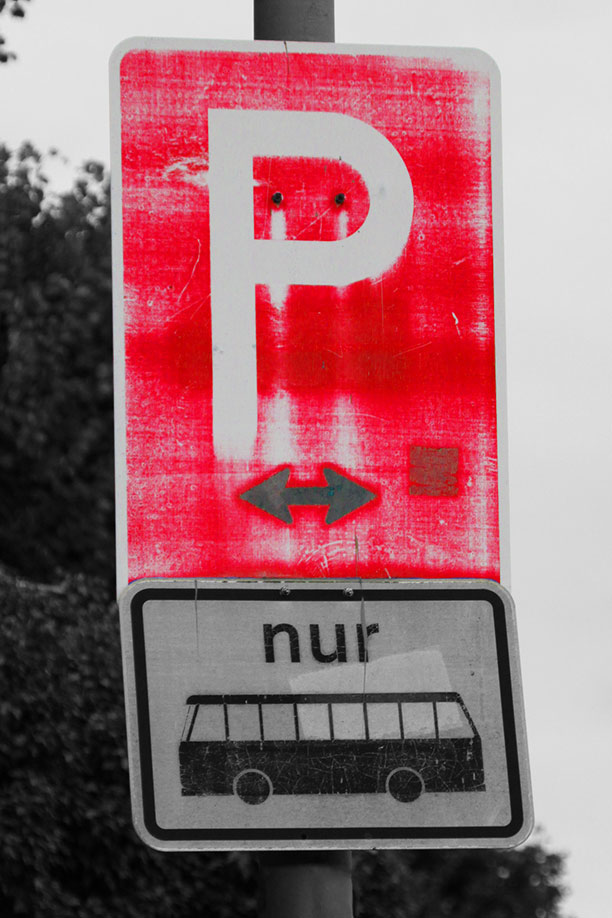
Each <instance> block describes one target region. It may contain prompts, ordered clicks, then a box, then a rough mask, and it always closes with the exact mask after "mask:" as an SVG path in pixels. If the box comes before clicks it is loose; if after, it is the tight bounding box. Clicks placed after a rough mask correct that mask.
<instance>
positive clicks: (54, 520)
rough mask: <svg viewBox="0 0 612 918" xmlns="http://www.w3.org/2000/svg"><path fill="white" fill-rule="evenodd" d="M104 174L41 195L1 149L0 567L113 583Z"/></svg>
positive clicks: (38, 172) (95, 170) (31, 158)
mask: <svg viewBox="0 0 612 918" xmlns="http://www.w3.org/2000/svg"><path fill="white" fill-rule="evenodd" d="M111 335H112V327H111V254H110V203H109V185H108V177H107V176H106V175H105V173H104V170H103V168H102V167H101V166H100V165H98V164H96V163H88V164H86V165H85V166H84V168H83V170H82V171H81V173H80V174H79V176H78V177H77V180H76V182H75V184H74V187H73V188H72V190H71V191H70V192H69V193H67V194H64V195H62V196H60V197H57V196H53V195H51V194H49V192H48V190H47V182H46V179H45V176H44V171H43V163H42V159H41V157H40V155H39V154H38V153H37V152H36V151H35V150H33V149H32V147H31V146H29V145H24V146H23V147H22V148H21V149H20V150H19V151H18V152H17V153H16V154H15V155H14V156H12V155H11V154H10V153H9V151H8V150H7V149H5V148H2V147H0V403H1V404H2V406H3V407H2V412H1V414H0V560H1V561H4V562H5V563H7V564H9V565H10V566H11V567H13V568H15V569H16V570H17V571H20V572H23V573H24V574H26V573H27V574H30V573H33V575H34V577H35V578H36V579H49V578H52V577H53V573H54V570H55V568H57V567H62V568H65V569H68V570H73V571H82V572H91V573H97V572H100V573H102V574H104V575H106V576H108V577H109V578H112V576H113V563H114V543H113V512H114V510H113V460H112V456H113V415H112V354H111V348H112V344H111V341H112V338H111Z"/></svg>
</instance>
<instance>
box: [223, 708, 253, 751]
mask: <svg viewBox="0 0 612 918" xmlns="http://www.w3.org/2000/svg"><path fill="white" fill-rule="evenodd" d="M227 720H228V724H229V738H230V740H231V741H232V742H233V743H236V742H240V741H241V740H242V741H243V742H244V741H249V740H261V727H260V725H259V705H258V704H228V706H227Z"/></svg>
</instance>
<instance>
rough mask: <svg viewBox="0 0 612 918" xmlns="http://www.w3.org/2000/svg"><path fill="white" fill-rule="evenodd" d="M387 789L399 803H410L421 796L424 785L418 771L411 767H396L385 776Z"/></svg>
mask: <svg viewBox="0 0 612 918" xmlns="http://www.w3.org/2000/svg"><path fill="white" fill-rule="evenodd" d="M387 790H388V791H389V793H390V794H391V796H392V797H395V799H396V800H399V801H400V802H401V803H412V801H413V800H417V799H418V798H419V797H420V796H421V794H422V793H423V791H424V790H425V785H424V783H423V779H422V777H421V776H420V774H419V773H418V771H414V769H412V768H396V769H395V771H392V772H391V774H390V775H389V777H388V778H387Z"/></svg>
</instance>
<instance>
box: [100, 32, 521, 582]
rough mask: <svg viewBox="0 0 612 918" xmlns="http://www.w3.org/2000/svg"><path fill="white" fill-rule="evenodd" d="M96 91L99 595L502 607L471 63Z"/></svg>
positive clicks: (490, 273) (488, 91)
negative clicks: (362, 581) (114, 559)
mask: <svg viewBox="0 0 612 918" xmlns="http://www.w3.org/2000/svg"><path fill="white" fill-rule="evenodd" d="M111 80H112V122H113V134H112V138H113V139H112V144H113V195H114V198H113V203H114V206H113V219H114V255H113V257H114V278H115V280H114V283H115V291H114V299H115V312H116V323H115V329H116V331H115V347H116V370H117V373H116V391H117V395H116V398H117V429H116V439H117V496H118V556H119V574H118V576H119V585H120V587H121V588H123V587H124V586H125V585H126V584H127V583H128V582H129V581H132V580H135V579H138V578H142V577H192V576H193V577H196V576H197V577H219V576H221V577H349V576H350V577H354V576H356V575H357V576H360V577H369V578H388V577H391V578H393V577H426V578H448V577H468V576H469V577H483V578H489V579H492V580H496V581H498V582H499V581H501V582H506V584H507V580H508V565H507V543H508V537H507V513H506V499H507V494H506V492H507V488H506V458H505V439H506V437H505V409H504V398H505V395H504V388H505V382H504V362H503V312H502V305H503V304H502V292H503V291H502V288H503V277H502V261H501V166H500V137H499V121H500V114H499V79H498V73H497V70H496V67H495V65H494V64H493V62H492V61H491V60H490V59H489V58H488V57H487V56H486V55H484V54H482V53H480V52H477V51H471V50H453V49H431V48H427V49H422V48H417V49H414V48H411V49H404V48H385V47H353V46H342V45H317V44H310V43H308V44H298V43H287V44H285V43H277V42H257V43H246V42H240V43H235V42H231V43H230V42H199V41H181V42H179V41H174V40H173V41H168V40H157V39H138V40H132V41H129V42H127V43H124V44H123V45H121V46H119V48H118V49H117V50H116V51H115V53H114V56H113V58H112V63H111Z"/></svg>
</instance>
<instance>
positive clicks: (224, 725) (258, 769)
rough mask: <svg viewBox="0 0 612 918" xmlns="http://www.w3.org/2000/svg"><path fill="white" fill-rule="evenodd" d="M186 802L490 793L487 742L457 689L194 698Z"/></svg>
mask: <svg viewBox="0 0 612 918" xmlns="http://www.w3.org/2000/svg"><path fill="white" fill-rule="evenodd" d="M179 765H180V777H181V791H182V795H183V796H205V795H227V794H235V795H236V796H237V797H239V798H240V799H241V800H242V801H243V802H244V803H248V804H260V803H264V802H265V801H266V800H267V799H268V798H269V797H270V796H271V795H273V794H287V795H297V794H382V793H387V794H390V796H391V797H393V798H394V799H395V800H397V801H400V802H402V803H411V802H413V801H415V800H417V799H418V798H419V797H420V796H421V794H423V793H446V792H450V793H453V792H461V791H484V790H485V789H486V788H485V775H484V765H483V756H482V742H481V738H480V735H479V733H478V730H477V729H476V726H475V724H474V721H473V720H472V718H471V716H470V714H469V712H468V710H467V707H466V706H465V704H464V702H463V699H462V698H461V696H460V695H459V694H458V693H457V692H408V693H364V694H287V695H277V694H274V695H272V694H265V695H264V694H248V695H192V696H190V697H189V698H188V699H187V716H186V720H185V726H184V729H183V735H182V738H181V741H180V744H179Z"/></svg>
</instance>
